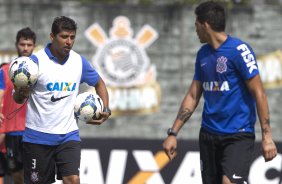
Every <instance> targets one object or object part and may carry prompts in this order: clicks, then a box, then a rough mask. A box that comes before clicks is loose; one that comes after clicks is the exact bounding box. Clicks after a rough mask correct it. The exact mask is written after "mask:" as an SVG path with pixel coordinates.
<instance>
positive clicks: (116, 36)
mask: <svg viewBox="0 0 282 184" xmlns="http://www.w3.org/2000/svg"><path fill="white" fill-rule="evenodd" d="M85 35H86V37H87V38H88V40H90V41H91V43H92V44H93V45H95V46H96V47H97V51H96V53H95V55H94V56H93V59H92V64H93V66H94V67H95V68H96V69H97V70H98V71H99V74H100V75H101V77H102V78H103V79H104V81H105V82H106V84H107V87H108V89H109V93H110V100H111V103H110V104H113V106H112V107H111V109H112V111H113V114H124V113H140V112H153V111H155V110H156V108H157V107H158V106H159V101H160V89H159V84H158V83H157V82H156V76H157V72H156V67H155V65H153V64H151V62H150V58H149V57H148V55H147V53H146V50H145V49H146V48H148V47H149V46H150V45H151V44H152V43H153V42H154V41H155V40H156V39H157V38H158V33H157V32H156V31H155V30H154V29H153V28H152V27H151V26H149V25H144V26H143V27H142V28H141V29H140V31H139V32H138V33H137V34H136V36H135V37H134V33H133V30H132V28H131V24H130V21H129V19H128V18H127V17H125V16H118V17H116V18H115V19H114V21H113V25H112V27H111V28H110V30H109V37H108V36H107V34H106V33H105V32H104V30H103V29H102V28H101V26H100V25H99V24H98V23H94V24H93V25H91V26H90V27H89V28H88V29H87V30H86V31H85ZM145 98H146V99H145ZM115 104H116V105H115ZM115 112H116V113H115Z"/></svg>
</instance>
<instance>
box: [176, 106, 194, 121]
mask: <svg viewBox="0 0 282 184" xmlns="http://www.w3.org/2000/svg"><path fill="white" fill-rule="evenodd" d="M192 113H193V112H192V111H191V110H190V109H188V108H185V109H181V111H179V113H178V115H177V119H180V120H181V121H183V122H184V123H185V122H186V121H187V120H188V119H189V118H190V117H191V115H192Z"/></svg>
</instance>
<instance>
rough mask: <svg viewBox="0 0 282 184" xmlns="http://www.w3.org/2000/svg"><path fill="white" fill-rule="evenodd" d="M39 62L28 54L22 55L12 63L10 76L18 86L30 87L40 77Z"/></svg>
mask: <svg viewBox="0 0 282 184" xmlns="http://www.w3.org/2000/svg"><path fill="white" fill-rule="evenodd" d="M38 73H39V68H38V64H37V63H35V62H34V61H33V60H32V59H30V58H29V57H27V56H21V57H18V58H16V59H14V60H13V61H12V62H11V63H10V67H9V77H10V79H11V81H12V82H13V84H14V85H15V86H17V87H28V86H32V85H33V84H35V82H36V81H37V78H38Z"/></svg>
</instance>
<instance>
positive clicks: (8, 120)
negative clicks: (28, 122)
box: [0, 27, 36, 184]
mask: <svg viewBox="0 0 282 184" xmlns="http://www.w3.org/2000/svg"><path fill="white" fill-rule="evenodd" d="M35 43H36V34H35V33H34V32H33V31H32V30H31V29H30V28H29V27H26V28H23V29H21V30H19V31H18V33H17V36H16V44H15V45H16V49H17V53H18V56H19V57H20V56H30V55H31V54H32V52H33V50H34V48H35ZM8 70H9V64H8V63H4V64H3V65H2V66H1V70H0V101H2V105H3V108H2V111H1V113H0V123H1V127H0V133H5V134H6V135H5V145H6V157H7V166H8V171H9V172H10V173H11V175H12V178H13V180H14V184H24V180H23V160H22V154H23V153H22V152H23V150H22V149H23V146H22V135H23V132H24V130H25V117H26V109H27V105H26V103H24V104H17V103H16V102H15V101H14V100H13V96H12V91H13V90H14V85H13V83H12V82H11V80H10V78H9V76H8ZM0 175H1V173H0ZM0 184H1V182H0Z"/></svg>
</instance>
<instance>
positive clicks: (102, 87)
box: [87, 77, 111, 125]
mask: <svg viewBox="0 0 282 184" xmlns="http://www.w3.org/2000/svg"><path fill="white" fill-rule="evenodd" d="M94 87H95V90H96V93H97V94H98V95H99V96H100V97H101V99H102V101H103V104H104V109H109V94H108V90H107V87H106V84H105V82H104V81H103V79H102V78H101V77H100V79H99V80H98V82H97V84H96V85H95V86H94ZM110 115H111V114H110V112H109V111H107V112H104V111H103V112H101V113H100V117H101V118H99V119H97V120H92V121H89V122H87V123H88V124H94V125H100V124H102V123H103V122H104V121H106V120H107V119H108V118H109V117H110Z"/></svg>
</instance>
